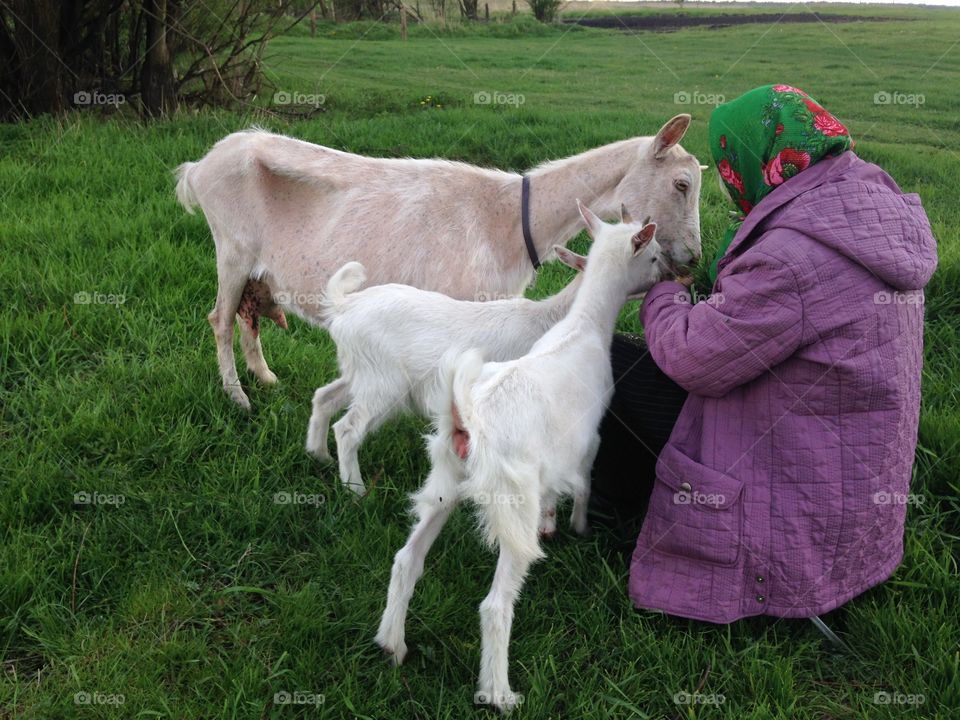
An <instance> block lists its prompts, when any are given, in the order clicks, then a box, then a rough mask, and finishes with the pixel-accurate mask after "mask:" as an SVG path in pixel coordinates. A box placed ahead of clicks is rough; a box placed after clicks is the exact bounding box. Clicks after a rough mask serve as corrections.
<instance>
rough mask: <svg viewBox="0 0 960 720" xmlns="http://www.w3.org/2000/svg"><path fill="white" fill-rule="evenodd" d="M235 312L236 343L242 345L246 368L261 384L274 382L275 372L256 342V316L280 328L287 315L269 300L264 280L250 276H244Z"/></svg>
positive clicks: (270, 293) (285, 324) (267, 286)
mask: <svg viewBox="0 0 960 720" xmlns="http://www.w3.org/2000/svg"><path fill="white" fill-rule="evenodd" d="M237 315H239V316H240V346H241V347H242V348H243V357H244V359H245V360H246V362H247V369H248V370H250V371H251V372H252V373H253V374H254V375H256V376H257V379H258V380H260V382H262V383H264V384H265V385H273V384H275V383H276V382H277V376H276V375H274V374H273V372H271V370H270V368H269V367H267V361H266V360H265V359H264V357H263V347H262V345H261V344H260V318H261V317H265V318H269V319H270V320H273V322H275V323H276V324H277V325H279V326H280V327H282V328H283V329H286V328H287V318H286V316H285V315H284V313H283V308H281V307H280V306H279V305H277V304H276V303H275V302H274V301H273V294H272V291H271V289H270V286H269V285H268V284H267V283H266V281H264V280H254V279H252V278H251V279H249V280H247V282H246V284H245V285H244V288H243V295H241V297H240V305H239V307H238V308H237Z"/></svg>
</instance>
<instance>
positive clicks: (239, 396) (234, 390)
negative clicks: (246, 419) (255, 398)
mask: <svg viewBox="0 0 960 720" xmlns="http://www.w3.org/2000/svg"><path fill="white" fill-rule="evenodd" d="M223 391H224V392H225V393H227V395H229V396H230V399H231V400H233V401H234V402H235V403H236V404H237V405H239V406H240V407H241V408H243V409H244V410H246V411H247V412H249V411H250V399H249V398H248V397H247V394H246V393H245V392H244V391H243V390H241V389H240V386H239V385H225V386H224V388H223Z"/></svg>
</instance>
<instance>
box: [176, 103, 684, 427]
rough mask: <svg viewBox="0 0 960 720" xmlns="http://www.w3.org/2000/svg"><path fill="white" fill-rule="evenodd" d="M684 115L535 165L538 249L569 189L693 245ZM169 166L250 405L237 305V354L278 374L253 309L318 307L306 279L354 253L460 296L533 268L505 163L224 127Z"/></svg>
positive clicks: (379, 276) (565, 232) (223, 362)
mask: <svg viewBox="0 0 960 720" xmlns="http://www.w3.org/2000/svg"><path fill="white" fill-rule="evenodd" d="M689 124H690V116H689V115H678V116H676V117H675V118H673V119H672V120H670V121H669V122H667V123H666V124H665V125H664V126H663V127H662V128H661V129H660V131H659V132H658V133H657V135H656V136H655V137H635V138H631V139H629V140H623V141H620V142H616V143H612V144H610V145H605V146H603V147H600V148H596V149H593V150H590V151H588V152H585V153H582V154H580V155H575V156H573V157H570V158H567V159H565V160H559V161H556V162H551V163H547V164H545V165H542V166H540V167H538V168H535V169H533V170H531V171H530V172H529V173H528V174H527V176H528V177H529V179H530V195H529V212H528V216H529V228H530V231H531V236H532V241H533V246H534V250H535V254H536V256H537V257H540V258H542V259H548V258H549V257H550V253H549V249H550V248H552V247H553V246H554V245H557V244H559V245H566V243H567V242H568V241H569V240H570V239H571V238H572V237H573V236H574V235H575V234H576V230H577V226H578V222H579V220H578V217H577V214H576V211H575V210H574V200H575V198H576V197H577V196H580V197H583V198H584V199H585V200H586V201H587V202H589V203H591V204H592V205H593V207H594V208H595V209H596V210H597V212H598V213H599V214H600V215H601V216H604V217H609V218H614V217H616V213H617V211H618V210H619V208H620V205H621V203H624V204H626V206H627V207H628V208H629V209H630V210H631V211H632V212H633V213H634V214H635V215H636V216H637V217H643V216H645V215H652V216H653V217H656V218H657V220H658V222H659V224H660V236H661V241H662V242H663V243H664V247H665V248H666V249H667V251H668V252H669V254H670V255H671V257H672V258H673V260H674V261H675V262H676V263H677V264H686V263H690V262H692V261H694V260H695V259H696V258H698V257H699V255H700V218H699V214H698V202H699V194H700V169H699V167H698V164H697V160H696V158H694V157H693V156H692V155H690V154H689V153H687V152H686V151H685V150H683V148H681V147H680V146H679V144H678V143H679V141H680V139H681V138H682V137H683V134H684V133H685V132H686V130H687V127H688V126H689ZM177 177H178V182H177V198H178V199H179V200H180V202H181V204H182V205H183V206H184V207H185V208H186V209H187V210H188V211H192V209H193V208H194V206H196V205H200V207H201V208H202V209H203V212H204V215H205V216H206V219H207V223H208V224H209V226H210V231H211V233H212V235H213V241H214V244H215V246H216V253H217V281H218V283H217V301H216V304H215V306H214V309H213V311H212V312H211V313H210V314H209V316H208V320H209V322H210V325H211V326H212V328H213V332H214V336H215V338H216V343H217V355H218V361H219V365H220V375H221V377H222V380H223V387H224V390H225V391H226V392H227V394H228V395H229V396H230V397H231V398H232V399H233V400H234V401H235V402H236V403H237V404H238V405H240V406H241V407H244V408H247V409H249V407H250V401H249V400H248V398H247V396H246V394H245V393H244V391H243V388H242V387H241V386H240V380H239V378H238V376H237V369H236V363H235V360H234V354H233V330H234V321H235V317H236V315H239V316H240V341H241V346H242V348H243V353H244V357H245V358H246V363H247V367H248V368H249V369H250V370H251V371H252V372H253V373H254V374H255V375H256V376H257V378H259V380H260V381H261V382H263V383H267V384H271V383H274V382H276V376H275V375H274V374H273V373H272V372H271V371H270V368H269V367H268V366H267V363H266V360H265V359H264V357H263V349H262V347H261V342H260V318H261V317H269V318H271V319H272V320H274V321H275V322H277V323H278V324H279V325H280V326H281V327H286V318H285V315H284V313H283V309H284V308H285V309H287V310H289V311H292V312H294V313H296V314H297V315H299V316H301V317H303V318H304V319H306V320H308V321H311V322H315V323H316V322H319V321H320V319H319V315H320V312H321V307H322V306H321V298H320V296H319V294H318V293H317V292H316V291H317V289H318V288H323V287H324V286H325V285H326V283H327V281H328V280H329V278H330V276H331V275H332V274H333V272H334V271H335V270H337V269H338V268H340V267H342V266H343V264H344V263H346V262H349V261H351V260H355V261H358V262H361V263H362V264H363V265H364V267H365V268H366V271H367V275H368V280H369V282H370V283H371V284H373V285H380V284H383V283H403V284H405V285H412V286H414V287H418V288H421V289H423V290H434V291H437V292H442V293H444V294H445V295H449V296H451V297H454V298H459V299H462V300H468V299H476V297H477V296H478V294H480V293H485V294H487V295H491V296H494V297H509V296H518V295H522V294H523V291H524V289H525V288H526V287H527V286H528V285H529V284H530V281H531V280H532V279H533V275H534V267H533V264H532V263H531V257H530V256H528V252H527V250H526V249H525V243H524V236H523V232H522V224H521V202H520V198H521V181H522V176H521V175H518V174H515V173H508V172H502V171H500V170H488V169H483V168H478V167H474V166H471V165H466V164H464V163H458V162H449V161H446V160H413V159H381V158H368V157H361V156H359V155H352V154H350V153H346V152H340V151H338V150H333V149H330V148H326V147H321V146H319V145H313V144H311V143H307V142H303V141H300V140H294V139H292V138H288V137H284V136H282V135H273V134H270V133H267V132H264V131H261V130H251V131H246V132H240V133H234V134H232V135H228V136H227V137H226V138H224V139H223V140H221V141H220V142H218V143H217V144H216V145H215V146H214V147H213V149H211V150H210V152H209V153H207V155H206V156H205V157H204V158H203V159H201V160H200V161H199V162H195V163H184V164H183V165H181V166H180V167H179V168H177ZM384 218H389V225H388V226H387V227H388V228H389V230H388V231H387V230H386V228H385V226H384V224H383V220H384ZM385 232H388V235H389V237H387V236H386V235H385Z"/></svg>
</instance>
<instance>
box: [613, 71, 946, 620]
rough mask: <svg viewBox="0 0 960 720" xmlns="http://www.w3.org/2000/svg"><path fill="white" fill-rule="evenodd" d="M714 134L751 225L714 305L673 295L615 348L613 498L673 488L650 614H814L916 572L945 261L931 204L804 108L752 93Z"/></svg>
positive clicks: (658, 536)
mask: <svg viewBox="0 0 960 720" xmlns="http://www.w3.org/2000/svg"><path fill="white" fill-rule="evenodd" d="M709 135H710V149H711V152H712V154H713V158H714V161H715V162H716V165H717V169H718V170H719V172H720V177H721V180H722V185H723V186H724V188H725V189H726V191H727V192H728V193H729V195H730V198H731V199H732V201H733V203H734V205H735V207H736V208H737V210H738V211H739V212H740V213H742V218H741V219H740V220H738V221H737V222H736V223H734V225H733V226H732V227H731V228H730V229H729V230H728V232H727V234H726V237H725V238H724V241H723V243H722V245H721V248H720V251H719V253H718V255H717V258H716V259H715V260H714V263H713V264H712V266H711V268H710V277H711V279H712V280H713V282H714V285H713V291H712V294H711V295H710V297H709V298H707V300H706V301H704V302H697V303H695V304H694V303H691V297H690V293H689V292H688V290H687V287H686V286H685V285H684V284H680V283H677V282H661V283H659V284H657V285H656V286H655V287H654V288H653V289H652V290H651V291H650V292H649V293H648V294H647V297H646V299H645V300H644V303H643V306H642V308H641V311H640V317H641V321H642V323H643V326H644V332H645V336H646V342H647V346H646V347H645V346H643V345H642V344H639V343H638V342H636V341H635V340H633V339H631V338H625V337H623V336H621V337H618V339H617V340H616V342H615V343H614V352H613V363H614V372H615V377H616V378H617V379H618V384H617V390H616V394H615V397H614V401H613V403H612V405H611V408H610V413H609V414H608V416H607V418H606V419H605V421H604V426H603V428H602V437H603V444H602V446H601V450H600V453H599V456H598V459H597V464H596V467H595V488H596V492H597V496H598V501H600V504H603V502H602V501H603V500H604V499H606V500H607V503H606V504H607V505H608V506H611V507H613V508H617V507H622V506H623V505H624V504H625V503H627V502H628V501H630V500H631V499H635V496H636V495H637V492H636V490H635V489H636V487H637V483H636V482H634V481H635V480H636V478H637V471H638V470H639V472H640V475H641V478H640V480H641V482H640V483H639V484H640V485H642V484H643V482H642V481H643V480H644V477H643V475H644V473H648V475H647V477H650V478H652V477H654V476H655V481H654V482H653V487H652V493H651V494H650V496H649V505H648V507H647V510H646V516H645V518H644V522H643V527H642V529H641V531H640V535H639V537H638V539H637V544H636V550H635V551H634V554H633V560H632V563H631V568H630V584H629V590H630V597H631V598H632V599H633V601H634V603H635V605H636V606H637V607H641V608H650V609H657V610H663V611H665V612H668V613H671V614H675V615H681V616H684V617H689V618H696V619H700V620H707V621H711V622H718V623H726V622H731V621H733V620H736V619H738V618H742V617H746V616H750V615H760V614H768V615H776V616H781V617H809V616H812V615H818V614H820V613H824V612H827V611H829V610H832V609H834V608H836V607H837V606H839V605H842V604H843V603H845V602H846V601H847V600H849V599H850V598H852V597H854V596H855V595H858V594H860V593H862V592H863V591H865V590H866V589H867V588H870V587H872V586H873V585H876V584H878V583H880V582H882V581H883V580H885V579H886V578H887V577H889V576H890V574H891V573H892V572H893V570H894V569H895V568H896V566H897V565H898V563H899V562H900V559H901V557H902V555H903V524H904V516H905V506H904V503H903V499H904V498H905V496H906V493H907V491H908V483H909V480H910V472H911V467H912V464H913V457H914V450H915V447H916V438H917V425H918V415H919V406H920V369H921V363H922V347H923V291H922V288H923V287H924V285H925V284H926V283H927V281H928V280H929V278H930V276H931V274H932V273H933V271H934V269H935V267H936V244H935V241H934V239H933V237H932V234H931V231H930V225H929V222H928V220H927V217H926V215H925V214H924V212H923V209H922V207H921V204H920V199H919V197H917V196H916V195H912V194H911V195H908V194H903V193H902V192H901V191H900V189H899V188H898V187H897V185H896V183H894V181H893V180H892V179H891V178H890V177H889V176H888V175H887V174H886V173H884V172H883V171H882V170H881V169H880V168H878V167H877V166H876V165H872V164H870V163H867V162H865V161H863V160H861V159H860V158H859V157H857V156H856V155H855V154H854V153H853V151H852V149H851V148H852V147H853V141H852V139H851V138H850V135H849V133H848V132H847V129H846V128H845V127H844V126H843V124H842V123H840V121H839V120H837V119H836V118H835V117H834V116H833V115H831V114H830V113H829V112H827V111H826V110H825V109H824V108H823V107H821V106H820V105H819V104H818V103H817V102H816V101H815V100H814V99H813V98H811V97H810V96H809V95H807V94H806V93H805V92H803V91H802V90H798V89H796V88H794V87H790V86H787V85H771V86H765V87H761V88H757V89H755V90H752V91H750V92H748V93H746V94H745V95H743V96H742V97H740V98H738V99H736V100H734V101H732V102H730V103H727V104H724V105H721V106H719V107H717V109H716V110H715V111H714V113H713V115H712V117H711V119H710V132H709ZM648 352H649V355H648V354H647V353H648ZM650 358H652V360H653V362H651V361H650ZM654 363H655V365H654ZM681 407H682V409H681ZM668 438H669V439H668ZM657 455H658V456H659V457H658V459H657V461H656V464H655V472H653V471H652V470H653V462H652V458H653V457H654V456H657ZM644 463H646V465H644ZM631 489H632V490H634V492H632V493H631V492H629V491H630V490H631ZM641 494H642V493H641Z"/></svg>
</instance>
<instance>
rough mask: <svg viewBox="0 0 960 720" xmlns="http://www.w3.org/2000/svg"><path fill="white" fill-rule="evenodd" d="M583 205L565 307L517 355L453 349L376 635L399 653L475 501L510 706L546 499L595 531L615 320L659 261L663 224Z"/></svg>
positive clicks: (500, 696)
mask: <svg viewBox="0 0 960 720" xmlns="http://www.w3.org/2000/svg"><path fill="white" fill-rule="evenodd" d="M581 212H582V213H583V216H584V220H585V221H586V222H587V225H588V227H589V228H591V230H592V234H593V235H594V237H595V240H594V242H593V246H592V248H591V250H590V254H589V256H588V261H587V267H586V269H585V271H584V273H583V280H582V283H581V286H580V288H579V290H578V292H577V296H576V299H575V300H574V302H573V306H572V307H571V308H570V312H569V313H568V315H567V316H566V317H565V318H564V319H563V320H561V321H560V322H558V323H557V324H556V325H554V326H553V328H551V329H550V330H548V331H547V332H546V333H545V334H544V335H543V337H542V338H540V339H539V340H538V341H537V342H536V343H535V344H534V345H533V347H532V348H531V350H530V352H529V353H528V354H527V355H525V356H523V357H521V358H519V359H517V360H513V361H510V362H488V363H484V362H483V360H482V358H481V355H480V353H478V352H477V351H476V350H469V351H467V352H466V353H463V354H462V355H459V356H456V357H455V356H453V355H452V354H447V355H445V356H444V363H443V364H444V376H445V377H446V385H447V388H448V398H449V402H448V403H447V404H446V409H445V411H444V412H443V413H441V414H440V416H439V417H438V419H437V431H436V433H435V434H434V435H432V436H431V437H430V438H429V439H428V446H429V450H430V457H431V462H432V468H431V471H430V474H429V476H428V477H427V479H426V481H425V483H424V485H423V487H422V488H421V489H420V490H419V491H418V492H417V493H416V494H415V495H414V496H413V501H414V512H415V514H416V516H417V523H416V525H415V527H414V529H413V531H412V533H411V534H410V537H409V539H408V540H407V543H406V545H405V546H404V547H403V548H401V549H400V550H399V551H398V552H397V554H396V556H395V558H394V563H393V570H392V573H391V577H390V589H389V592H388V596H387V606H386V610H385V611H384V614H383V618H382V620H381V622H380V628H379V631H378V633H377V637H376V640H377V642H378V643H379V644H380V646H381V647H382V648H383V649H384V650H385V651H386V652H388V653H390V654H391V655H392V656H393V658H394V661H395V662H397V663H399V662H402V660H403V658H404V655H405V654H406V650H407V648H406V644H405V642H404V624H405V619H406V613H407V607H408V605H409V601H410V597H411V595H412V594H413V589H414V586H415V584H416V582H417V580H418V579H419V577H420V576H421V574H422V572H423V561H424V558H425V556H426V554H427V552H428V551H429V549H430V545H431V544H432V543H433V541H434V540H435V539H436V537H437V534H438V533H439V532H440V529H441V528H442V526H443V524H444V522H445V521H446V519H447V517H448V516H449V515H450V512H451V511H452V510H453V508H454V507H455V506H456V505H457V503H458V502H459V501H460V500H464V499H467V500H472V501H474V502H475V503H476V504H477V510H478V515H479V520H480V524H481V527H482V529H483V531H484V535H485V537H486V540H487V542H488V543H490V544H491V545H496V546H499V551H500V555H499V560H498V562H497V569H496V572H495V574H494V578H493V585H492V587H491V588H490V592H489V594H488V595H487V597H486V598H485V599H484V601H483V602H482V603H481V605H480V624H481V632H482V648H481V658H482V659H481V664H480V679H479V691H480V693H481V694H483V695H484V696H485V699H486V701H488V702H490V703H491V704H493V705H495V706H496V707H498V708H500V709H502V710H509V709H510V708H512V707H513V705H514V704H515V703H516V701H517V698H516V696H515V695H514V694H513V692H512V691H511V690H510V685H509V682H508V678H507V666H508V646H509V639H510V626H511V622H512V620H513V605H514V602H515V601H516V599H517V596H518V595H519V593H520V588H521V586H522V584H523V580H524V578H525V576H526V574H527V571H528V569H529V567H530V564H531V563H532V562H534V561H535V560H537V559H539V558H540V557H542V556H543V553H542V551H541V549H540V544H539V538H538V522H539V520H540V516H541V510H542V509H543V508H549V507H552V506H553V504H554V502H555V500H556V498H557V496H559V495H572V496H573V498H574V504H573V514H572V516H571V524H572V525H573V527H574V529H575V530H576V531H577V532H579V533H585V532H586V530H587V522H586V504H587V499H588V497H589V487H590V485H589V483H590V468H591V466H592V464H593V460H594V457H595V455H596V451H597V447H598V445H599V433H598V428H599V425H600V420H601V418H602V416H603V413H604V411H605V409H606V406H607V403H608V402H609V399H610V396H611V394H612V392H613V377H612V371H611V369H610V357H609V353H610V351H609V348H610V343H611V341H612V337H613V330H614V325H615V323H616V320H617V315H618V313H619V310H620V308H621V306H622V305H623V303H624V301H625V300H626V298H627V296H628V295H629V294H630V293H631V292H640V291H645V290H646V289H648V288H649V287H650V286H651V285H652V284H653V283H654V282H656V280H657V279H659V276H660V271H661V266H660V262H661V259H660V258H659V252H660V248H659V246H658V245H657V242H656V240H653V239H652V236H653V230H654V227H655V226H653V225H645V226H643V227H642V228H641V224H639V223H637V224H625V225H617V226H612V225H604V224H603V223H602V222H601V221H600V220H599V219H598V218H597V217H596V216H594V215H593V214H592V213H590V211H589V210H586V209H585V208H583V209H582V210H581ZM453 408H456V410H457V411H458V412H459V414H460V417H461V419H462V425H463V427H464V428H465V429H466V431H467V432H468V433H469V449H468V452H467V455H466V459H465V460H461V459H460V456H459V455H458V454H456V453H455V452H454V449H453V442H454V441H453V435H454V416H453V410H452V409H453Z"/></svg>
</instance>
